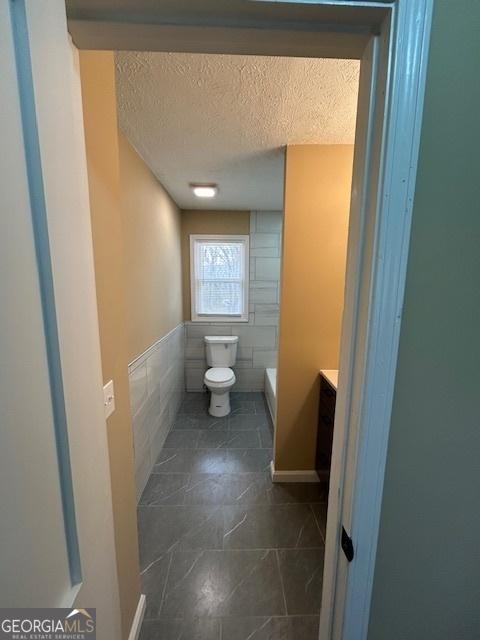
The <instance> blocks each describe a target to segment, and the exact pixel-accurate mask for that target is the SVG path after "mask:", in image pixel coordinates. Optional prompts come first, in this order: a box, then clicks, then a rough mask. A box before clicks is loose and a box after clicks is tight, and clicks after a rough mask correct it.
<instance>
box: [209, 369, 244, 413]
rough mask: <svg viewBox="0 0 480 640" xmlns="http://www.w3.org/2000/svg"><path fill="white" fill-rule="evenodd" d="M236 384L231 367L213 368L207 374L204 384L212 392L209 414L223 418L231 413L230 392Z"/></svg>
mask: <svg viewBox="0 0 480 640" xmlns="http://www.w3.org/2000/svg"><path fill="white" fill-rule="evenodd" d="M235 382H236V378H235V374H234V372H233V371H232V369H230V368H229V367H212V368H211V369H208V370H207V371H206V373H205V378H204V383H205V385H206V387H207V388H208V389H209V391H210V394H211V395H210V406H209V409H208V411H209V413H210V415H211V416H215V417H216V418H223V416H228V414H229V413H230V391H231V389H232V387H233V385H234V384H235Z"/></svg>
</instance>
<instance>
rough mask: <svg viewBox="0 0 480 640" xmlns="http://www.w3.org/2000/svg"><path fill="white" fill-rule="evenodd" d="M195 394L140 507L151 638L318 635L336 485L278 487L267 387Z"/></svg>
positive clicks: (257, 639)
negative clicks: (211, 398)
mask: <svg viewBox="0 0 480 640" xmlns="http://www.w3.org/2000/svg"><path fill="white" fill-rule="evenodd" d="M207 405H208V398H207V396H206V394H199V393H195V394H194V393H191V394H187V395H186V398H185V401H184V402H183V405H182V408H181V410H180V413H179V415H178V417H177V419H176V421H175V423H174V426H173V428H172V430H171V432H170V434H169V435H168V437H167V440H166V442H165V446H164V449H163V450H162V452H161V453H160V455H159V457H158V460H157V463H156V464H155V467H154V469H153V472H152V474H151V476H150V479H149V481H148V484H147V486H146V488H145V491H144V493H143V495H142V498H141V500H140V505H139V507H138V522H139V543H140V563H141V572H142V591H143V593H145V594H146V596H147V610H146V615H145V620H144V623H143V626H142V632H141V636H140V638H141V640H173V639H175V640H317V637H318V616H319V612H320V600H321V592H322V573H323V555H324V535H325V519H326V499H327V492H326V488H325V487H324V486H323V485H320V484H286V485H282V484H275V485H274V484H272V482H271V480H270V473H269V465H270V460H271V459H272V426H271V422H270V417H269V415H268V411H267V410H266V405H265V402H264V399H263V395H262V394H260V393H233V394H232V412H231V414H230V415H229V416H228V417H227V418H212V417H211V416H210V415H208V412H207Z"/></svg>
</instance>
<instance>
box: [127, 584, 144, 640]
mask: <svg viewBox="0 0 480 640" xmlns="http://www.w3.org/2000/svg"><path fill="white" fill-rule="evenodd" d="M146 606H147V599H146V597H145V596H144V595H143V593H142V594H141V595H140V598H139V600H138V605H137V610H136V611H135V615H134V616H133V622H132V626H131V628H130V633H129V634H128V640H138V636H139V635H140V629H141V628H142V622H143V616H144V615H145V608H146Z"/></svg>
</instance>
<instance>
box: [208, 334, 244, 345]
mask: <svg viewBox="0 0 480 640" xmlns="http://www.w3.org/2000/svg"><path fill="white" fill-rule="evenodd" d="M205 342H208V343H209V344H235V343H236V342H238V336H205Z"/></svg>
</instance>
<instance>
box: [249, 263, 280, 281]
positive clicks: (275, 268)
mask: <svg viewBox="0 0 480 640" xmlns="http://www.w3.org/2000/svg"><path fill="white" fill-rule="evenodd" d="M255 276H256V277H257V278H258V279H259V280H275V281H276V282H278V281H279V279H280V258H255Z"/></svg>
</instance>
